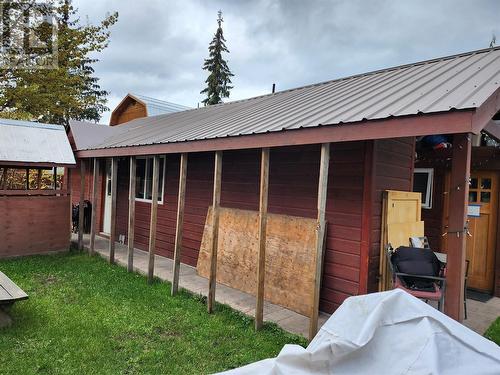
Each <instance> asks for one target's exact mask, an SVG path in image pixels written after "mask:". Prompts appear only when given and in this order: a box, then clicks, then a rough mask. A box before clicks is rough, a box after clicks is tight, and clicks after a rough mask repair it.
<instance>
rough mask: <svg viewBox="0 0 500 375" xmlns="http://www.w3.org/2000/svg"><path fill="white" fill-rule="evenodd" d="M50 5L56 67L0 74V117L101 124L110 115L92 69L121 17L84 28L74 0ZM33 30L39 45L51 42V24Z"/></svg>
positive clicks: (7, 70)
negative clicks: (105, 116)
mask: <svg viewBox="0 0 500 375" xmlns="http://www.w3.org/2000/svg"><path fill="white" fill-rule="evenodd" d="M19 3H22V1H20V2H19ZM50 4H51V5H52V6H53V7H54V13H55V15H54V16H55V22H56V23H57V41H56V42H57V51H58V52H57V56H58V57H57V59H58V62H57V66H56V67H55V68H53V69H39V68H36V67H33V68H15V67H3V68H2V69H0V80H1V83H0V117H8V118H13V119H23V120H31V121H40V122H48V123H55V124H63V125H68V123H69V120H71V119H74V120H90V121H95V122H97V121H99V120H100V118H101V114H102V113H103V112H105V111H106V110H108V108H107V107H106V102H107V99H106V96H107V95H108V92H107V91H105V90H102V89H101V87H100V86H99V78H97V77H96V76H95V74H94V73H95V72H94V68H93V65H94V64H95V63H96V62H98V59H96V58H95V57H94V56H95V54H96V53H98V52H101V51H102V50H103V49H104V48H106V47H107V45H108V43H109V36H110V32H109V28H110V27H111V26H112V25H113V24H114V23H115V22H116V21H117V19H118V14H117V13H114V14H112V15H108V16H106V17H105V19H104V20H103V21H101V22H100V23H99V24H97V25H91V24H85V25H82V24H80V20H79V19H78V17H77V10H76V9H74V8H73V6H72V5H71V2H70V0H52V1H51V2H50ZM29 27H30V32H31V33H33V34H34V35H37V36H38V37H39V39H40V40H42V41H46V42H47V43H50V42H51V40H50V38H51V33H52V26H51V25H50V24H48V23H46V22H45V23H41V24H38V25H30V26H29Z"/></svg>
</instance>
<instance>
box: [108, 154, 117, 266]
mask: <svg viewBox="0 0 500 375" xmlns="http://www.w3.org/2000/svg"><path fill="white" fill-rule="evenodd" d="M117 183H118V158H116V157H114V158H112V159H111V225H110V230H109V263H111V264H113V263H115V240H116V190H117Z"/></svg>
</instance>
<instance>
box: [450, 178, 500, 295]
mask: <svg viewBox="0 0 500 375" xmlns="http://www.w3.org/2000/svg"><path fill="white" fill-rule="evenodd" d="M482 172H488V173H492V174H493V175H495V176H496V178H495V182H496V184H497V197H496V200H497V202H496V213H495V220H496V226H493V231H494V236H495V246H494V249H493V251H492V254H493V256H492V260H491V262H492V263H493V265H492V268H493V269H492V273H493V276H492V277H493V287H492V289H491V290H490V291H489V292H487V293H491V294H493V295H495V296H500V197H499V196H500V171H498V170H495V169H477V168H476V169H471V175H472V174H474V173H478V174H480V173H482ZM450 178H451V173H450V170H448V169H447V170H446V172H445V174H444V191H443V194H444V200H443V217H442V225H441V228H442V232H443V233H445V232H446V231H447V229H448V224H447V218H448V216H449V191H450V188H451V186H450V185H451V180H450ZM492 209H493V207H492ZM446 237H447V236H443V237H442V239H441V248H442V249H445V250H446V252H448V247H447V246H448V245H447V240H446Z"/></svg>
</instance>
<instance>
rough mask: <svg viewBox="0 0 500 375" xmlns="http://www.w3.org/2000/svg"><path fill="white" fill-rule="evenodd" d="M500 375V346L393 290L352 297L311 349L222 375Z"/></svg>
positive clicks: (287, 350) (293, 349)
mask: <svg viewBox="0 0 500 375" xmlns="http://www.w3.org/2000/svg"><path fill="white" fill-rule="evenodd" d="M312 373H314V374H346V375H347V374H349V375H353V374H372V375H377V374H384V375H390V374H398V375H399V374H412V375H413V374H453V375H457V374H492V375H493V374H500V347H498V346H497V345H496V344H494V343H493V342H491V341H489V340H487V339H485V338H484V337H482V336H480V335H478V334H477V333H475V332H473V331H472V330H470V329H469V328H467V327H465V326H463V325H462V324H460V323H458V322H456V321H455V320H453V319H451V318H449V317H447V316H446V315H444V314H442V313H440V312H439V311H437V310H436V309H434V308H433V307H432V306H430V305H427V304H426V303H424V302H422V301H420V300H418V299H417V298H415V297H413V296H411V295H409V294H408V293H406V292H404V291H402V290H399V289H396V290H391V291H388V292H382V293H373V294H368V295H364V296H357V297H350V298H348V299H347V300H345V302H344V303H343V304H342V305H341V306H340V307H339V308H338V309H337V311H336V312H335V313H334V314H333V315H332V316H331V317H330V319H328V321H327V322H326V323H325V324H324V325H323V327H322V328H321V329H320V331H319V332H318V334H317V335H316V337H315V338H314V339H313V340H312V341H311V343H310V344H309V346H308V347H307V348H306V349H304V348H302V347H301V346H298V345H285V346H284V347H283V349H282V350H281V352H280V353H279V355H278V356H277V357H276V358H272V359H265V360H263V361H259V362H255V363H252V364H250V365H247V366H244V367H241V368H238V369H234V370H230V371H227V372H224V374H234V375H243V374H262V375H266V374H312Z"/></svg>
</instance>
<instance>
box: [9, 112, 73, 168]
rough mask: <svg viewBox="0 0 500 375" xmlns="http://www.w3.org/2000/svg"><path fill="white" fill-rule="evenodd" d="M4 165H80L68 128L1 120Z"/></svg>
mask: <svg viewBox="0 0 500 375" xmlns="http://www.w3.org/2000/svg"><path fill="white" fill-rule="evenodd" d="M0 164H4V165H5V164H15V165H20V164H25V165H31V164H36V165H75V164H76V163H75V157H74V155H73V151H72V150H71V146H70V144H69V141H68V137H67V136H66V131H65V129H64V126H61V125H51V124H41V123H36V122H30V121H17V120H7V119H0Z"/></svg>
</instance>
